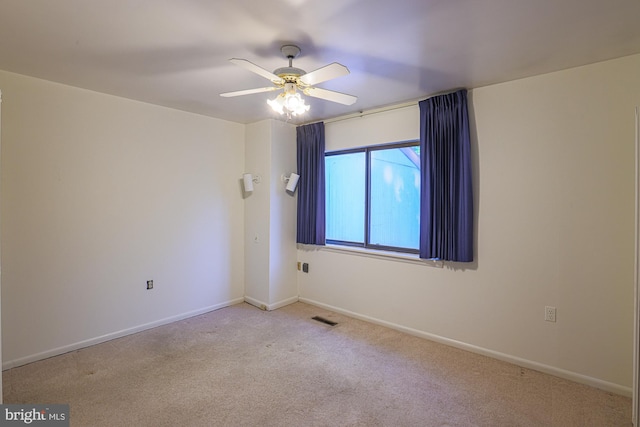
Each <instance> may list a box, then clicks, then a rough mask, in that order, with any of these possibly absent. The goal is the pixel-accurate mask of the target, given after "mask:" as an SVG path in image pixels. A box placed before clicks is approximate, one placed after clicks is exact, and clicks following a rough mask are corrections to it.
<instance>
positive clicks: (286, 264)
mask: <svg viewBox="0 0 640 427" xmlns="http://www.w3.org/2000/svg"><path fill="white" fill-rule="evenodd" d="M271 140H272V141H271V147H272V148H271V152H272V156H271V203H270V208H269V212H270V214H271V232H270V239H269V264H270V284H271V286H270V288H269V304H271V306H273V307H278V306H281V305H283V304H286V303H290V302H292V301H297V300H298V280H297V275H296V271H297V270H296V259H297V251H296V210H297V198H296V195H297V194H298V193H297V191H296V192H295V194H294V195H290V194H288V193H287V192H286V191H285V186H286V183H284V182H282V175H283V174H284V175H285V176H289V173H291V172H296V171H297V167H296V150H297V148H296V128H295V126H294V125H292V124H290V123H284V122H281V121H275V120H272V121H271Z"/></svg>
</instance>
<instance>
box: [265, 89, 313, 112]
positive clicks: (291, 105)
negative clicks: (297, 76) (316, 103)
mask: <svg viewBox="0 0 640 427" xmlns="http://www.w3.org/2000/svg"><path fill="white" fill-rule="evenodd" d="M267 104H269V106H271V108H272V109H273V111H275V112H276V113H278V114H284V113H285V112H286V113H287V114H291V115H293V116H297V115H300V114H304V113H306V112H307V111H309V108H311V106H309V105H306V104H305V103H304V99H303V98H302V97H301V96H300V94H299V93H298V92H295V91H294V92H293V93H292V92H283V93H281V94H280V95H278V96H276V97H275V98H274V99H268V100H267Z"/></svg>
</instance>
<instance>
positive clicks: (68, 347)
mask: <svg viewBox="0 0 640 427" xmlns="http://www.w3.org/2000/svg"><path fill="white" fill-rule="evenodd" d="M241 302H244V298H236V299H233V300H230V301H226V302H223V303H220V304H215V305H212V306H209V307H204V308H200V309H198V310H193V311H189V312H187V313H182V314H178V315H175V316H171V317H167V318H164V319H160V320H156V321H154V322H150V323H145V324H144V325H139V326H134V327H133V328H127V329H123V330H121V331H116V332H112V333H109V334H106V335H102V336H99V337H95V338H91V339H88V340H84V341H80V342H77V343H73V344H69V345H65V346H62V347H58V348H54V349H51V350H47V351H43V352H41V353H37V354H32V355H29V356H25V357H21V358H19V359H14V360H9V361H6V362H3V363H2V370H3V371H4V370H6V369H11V368H15V367H18V366H22V365H26V364H27V363H32V362H37V361H38V360H43V359H47V358H49V357H53V356H58V355H60V354H64V353H68V352H70V351H74V350H78V349H81V348H84V347H89V346H92V345H95V344H100V343H103V342H105V341H110V340H113V339H116V338H120V337H124V336H126V335H131V334H135V333H137V332H142V331H145V330H147V329H152V328H155V327H158V326H162V325H166V324H168V323H173V322H177V321H179V320H183V319H187V318H189V317H194V316H198V315H200V314H204V313H208V312H210V311H215V310H218V309H221V308H224V307H229V306H231V305H234V304H239V303H241Z"/></svg>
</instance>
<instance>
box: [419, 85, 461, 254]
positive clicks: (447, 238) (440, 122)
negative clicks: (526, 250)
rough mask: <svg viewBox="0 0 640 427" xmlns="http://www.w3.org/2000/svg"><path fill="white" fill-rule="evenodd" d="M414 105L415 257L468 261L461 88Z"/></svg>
mask: <svg viewBox="0 0 640 427" xmlns="http://www.w3.org/2000/svg"><path fill="white" fill-rule="evenodd" d="M419 106H420V162H421V169H422V175H421V188H420V192H421V194H420V215H421V216H420V258H426V259H433V258H436V259H441V260H446V261H459V262H471V261H473V190H472V184H471V153H470V140H469V139H470V138H469V116H468V112H467V91H466V90H464V89H463V90H459V91H457V92H454V93H449V94H446V95H440V96H435V97H433V98H429V99H426V100H424V101H421V102H420V103H419Z"/></svg>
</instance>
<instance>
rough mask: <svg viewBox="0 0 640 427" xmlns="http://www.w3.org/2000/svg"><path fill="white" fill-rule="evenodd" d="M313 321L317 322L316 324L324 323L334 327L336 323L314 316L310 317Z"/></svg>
mask: <svg viewBox="0 0 640 427" xmlns="http://www.w3.org/2000/svg"><path fill="white" fill-rule="evenodd" d="M312 319H313V320H317V321H318V322H322V323H326V324H327V325H329V326H336V325H337V324H338V323H337V322H334V321H332V320H329V319H325V318H324V317H320V316H315V317H312Z"/></svg>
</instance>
